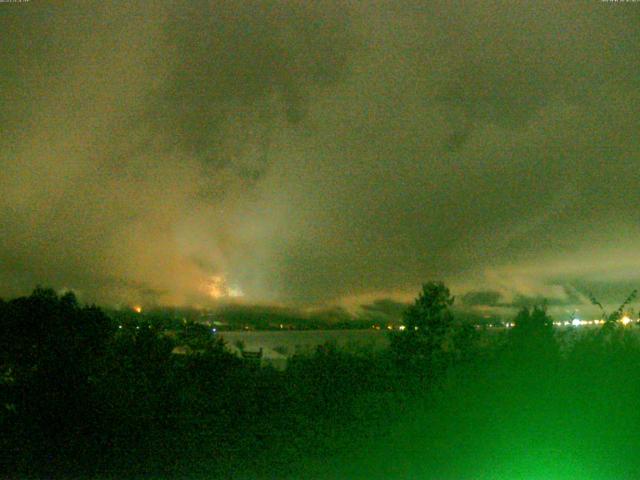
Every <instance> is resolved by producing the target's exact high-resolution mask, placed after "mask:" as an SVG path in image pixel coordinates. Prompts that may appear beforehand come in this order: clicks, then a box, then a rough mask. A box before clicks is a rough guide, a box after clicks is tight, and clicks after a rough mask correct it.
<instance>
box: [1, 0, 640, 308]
mask: <svg viewBox="0 0 640 480" xmlns="http://www.w3.org/2000/svg"><path fill="white" fill-rule="evenodd" d="M635 12H636V6H635V5H633V4H631V3H629V4H616V3H611V2H592V3H588V4H585V3H582V2H581V3H577V2H576V3H574V2H546V1H542V2H511V3H508V4H505V3H497V2H476V3H473V4H465V5H459V4H453V3H450V2H430V3H425V2H417V1H416V2H413V1H410V0H403V1H398V2H391V3H378V2H373V3H371V2H364V3H354V2H340V1H320V2H305V1H290V2H276V1H248V2H235V1H222V0H217V1H211V2H182V1H167V2H153V4H148V3H145V4H142V3H136V2H127V3H122V2H117V3H116V2H77V3H73V2H70V3H65V4H64V6H57V5H44V4H39V3H37V2H29V3H26V4H6V5H3V6H2V7H1V8H0V36H1V41H2V45H3V48H2V49H1V52H0V60H1V61H0V69H1V73H2V74H1V75H0V87H1V88H0V102H1V104H2V108H0V121H1V122H2V125H3V135H2V137H1V138H0V171H1V172H2V175H1V176H0V191H2V196H1V197H0V228H1V230H2V232H3V241H2V244H1V245H0V294H2V295H3V296H7V295H12V294H17V293H24V292H25V291H27V290H28V289H30V288H32V287H33V286H34V285H35V284H38V283H41V284H52V285H54V286H58V287H63V286H64V287H69V288H75V289H78V290H80V291H82V292H83V294H84V295H85V298H86V299H90V300H99V301H106V302H125V301H126V302H128V301H131V302H133V301H142V300H145V299H152V300H153V302H158V303H172V304H191V305H204V304H207V302H211V301H213V299H212V298H211V295H212V292H214V293H215V292H217V293H216V294H217V295H222V296H225V295H231V294H232V293H233V294H234V295H235V294H237V295H240V294H242V299H243V301H247V302H254V301H270V302H274V301H275V302H281V303H285V304H297V305H298V306H300V305H309V304H313V305H326V304H329V303H339V304H345V305H348V307H349V308H350V309H353V306H354V305H355V306H356V307H358V306H359V305H363V304H364V305H369V304H373V302H374V300H375V298H393V299H395V300H397V301H399V302H405V301H408V300H409V299H410V298H411V297H412V296H413V294H414V292H417V291H418V289H419V285H420V283H422V282H423V281H426V280H428V279H432V278H441V279H444V280H446V281H447V282H448V283H449V284H450V285H452V286H453V289H454V291H455V292H456V293H459V294H461V295H463V296H462V297H460V299H461V300H463V301H464V302H467V303H469V302H470V303H474V304H478V305H479V304H480V303H482V302H484V304H485V305H488V306H492V305H493V304H498V303H499V304H502V303H504V305H508V304H511V305H514V304H515V303H517V302H518V301H520V300H522V299H539V298H543V297H544V298H549V299H550V302H556V303H555V304H554V305H555V308H558V309H562V308H569V304H571V303H573V302H575V303H576V304H578V305H584V304H585V303H588V299H587V298H586V296H585V293H584V291H583V289H582V287H580V285H582V284H584V285H589V284H590V282H591V283H592V282H602V283H603V284H612V285H614V284H617V283H619V282H627V283H629V284H633V283H634V282H635V281H637V280H640V279H639V278H638V277H639V276H638V274H637V271H638V267H640V256H639V255H638V253H637V248H636V246H635V240H634V239H635V238H636V237H637V235H638V234H639V233H640V223H639V221H640V219H639V218H638V213H637V208H636V207H635V205H637V204H638V203H639V201H640V193H639V192H640V191H639V190H638V189H637V188H635V187H634V185H633V179H634V178H635V175H636V170H637V159H638V155H639V154H640V142H639V140H638V135H637V132H638V131H639V130H640V129H639V127H640V121H639V116H638V114H637V112H638V111H640V108H639V107H640V93H638V92H640V89H639V88H638V87H640V77H638V75H637V71H638V68H639V67H640V53H639V52H640V35H638V29H639V24H638V16H637V15H636V14H635ZM574 285H575V286H576V287H573V286H574ZM223 287H224V288H223ZM574 289H575V291H574ZM474 291H475V292H478V291H483V292H485V293H490V292H497V293H499V294H500V299H499V300H497V299H496V297H495V295H494V297H492V298H484V299H482V298H480V297H481V296H482V295H481V294H480V293H476V294H470V296H468V297H465V296H464V293H465V292H474ZM602 291H603V293H602V295H603V296H606V297H609V296H611V299H610V300H611V301H612V302H615V298H614V297H616V298H617V290H616V292H615V293H614V292H613V291H607V289H606V288H603V290H602ZM221 292H222V293H221ZM576 292H577V293H576ZM474 295H476V297H474ZM478 295H480V297H478ZM214 296H215V295H214ZM374 297H375V298H374ZM363 299H364V300H363ZM152 300H148V301H152ZM606 301H609V300H606ZM469 306H471V305H470V304H469ZM497 308H501V307H500V305H498V306H497ZM350 311H351V310H350ZM363 311H364V312H368V314H369V313H370V314H374V313H375V314H376V315H378V314H380V315H390V314H391V313H390V312H389V311H385V310H384V308H377V307H376V308H369V307H366V308H364V310H363Z"/></svg>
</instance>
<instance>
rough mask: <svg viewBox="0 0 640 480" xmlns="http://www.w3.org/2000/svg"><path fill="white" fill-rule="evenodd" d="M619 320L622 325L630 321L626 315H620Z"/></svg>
mask: <svg viewBox="0 0 640 480" xmlns="http://www.w3.org/2000/svg"><path fill="white" fill-rule="evenodd" d="M620 321H621V322H622V324H623V325H629V324H630V323H631V319H630V318H629V317H628V316H627V315H625V316H624V317H622V320H620Z"/></svg>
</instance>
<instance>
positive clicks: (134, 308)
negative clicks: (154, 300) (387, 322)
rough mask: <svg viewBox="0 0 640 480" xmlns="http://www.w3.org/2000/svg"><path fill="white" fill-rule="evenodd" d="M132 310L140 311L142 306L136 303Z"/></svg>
mask: <svg viewBox="0 0 640 480" xmlns="http://www.w3.org/2000/svg"><path fill="white" fill-rule="evenodd" d="M133 311H134V312H136V313H142V307H141V306H139V305H136V306H135V307H133Z"/></svg>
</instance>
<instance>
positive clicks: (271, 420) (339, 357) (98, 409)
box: [0, 282, 640, 478]
mask: <svg viewBox="0 0 640 480" xmlns="http://www.w3.org/2000/svg"><path fill="white" fill-rule="evenodd" d="M453 303H454V299H453V297H452V296H451V294H450V292H449V290H448V289H447V288H446V286H444V285H443V284H442V283H435V282H432V283H428V284H425V285H424V287H423V289H422V291H421V292H420V295H419V296H418V298H417V299H416V301H415V302H414V303H413V304H412V305H411V306H410V307H409V308H408V309H407V310H406V311H405V313H404V324H405V326H406V329H405V330H404V331H402V332H394V333H393V334H392V338H391V343H390V348H389V349H388V350H387V351H382V352H379V351H378V352H373V351H367V350H362V351H349V352H347V351H342V350H339V349H337V348H336V347H335V346H333V345H323V346H321V347H319V348H318V349H317V351H316V352H315V353H314V354H312V355H307V356H295V357H293V358H291V359H290V362H289V365H288V368H287V369H286V371H284V372H280V371H275V370H273V369H270V368H260V367H259V366H256V365H254V364H252V363H247V362H244V361H242V360H241V359H239V358H237V357H235V356H233V355H231V354H230V353H228V352H227V351H226V350H225V348H224V345H223V344H222V343H221V341H220V340H219V339H218V337H217V336H215V335H212V334H211V331H210V329H208V328H205V327H203V326H200V325H197V324H194V323H187V324H184V325H183V326H182V328H180V329H178V330H177V331H175V332H174V335H173V336H167V335H166V331H165V330H164V329H163V326H162V324H161V322H160V323H159V322H154V321H151V320H150V319H146V317H145V316H136V315H132V316H131V317H130V321H129V323H125V324H124V325H123V324H122V323H121V321H122V319H120V320H119V321H118V322H114V321H113V320H112V319H111V318H109V317H108V316H107V315H105V314H104V313H103V312H102V311H101V310H100V309H98V308H96V307H88V306H82V305H80V304H79V303H78V301H77V299H76V298H75V296H74V295H73V294H72V293H68V294H65V295H63V296H58V295H57V294H56V293H55V292H54V291H52V290H48V289H41V288H38V289H36V290H35V291H34V292H33V293H32V294H31V295H30V296H28V297H22V298H17V299H14V300H10V301H8V302H0V342H1V343H0V375H1V376H0V395H1V396H0V429H1V431H2V432H3V434H2V435H1V436H0V452H1V453H0V454H1V455H2V463H1V468H2V471H0V476H5V477H10V478H13V477H18V478H28V477H34V478H42V477H52V478H60V477H67V478H68V477H74V478H77V477H83V476H86V477H91V478H95V477H99V478H122V477H134V476H136V475H146V474H149V475H156V476H166V477H167V478H169V477H171V478H176V477H181V476H187V475H189V476H190V477H192V478H197V477H198V475H200V476H202V477H203V478H236V477H238V476H242V478H323V477H322V474H321V473H322V472H324V473H325V474H326V475H327V476H326V477H324V478H390V477H393V478H416V476H417V475H421V476H420V478H479V477H480V476H479V475H471V474H470V473H473V472H472V470H473V469H474V468H475V469H477V468H478V465H477V464H473V462H471V461H469V462H468V463H465V460H464V459H465V455H468V456H470V457H469V458H471V457H474V455H477V449H478V448H479V449H480V451H485V450H483V449H486V448H487V445H490V444H492V442H493V445H496V444H497V445H499V446H500V447H501V448H512V449H513V448H515V449H516V450H517V448H519V447H520V443H523V444H524V443H526V442H524V440H523V439H525V438H529V437H527V435H529V436H530V435H531V434H530V432H529V431H528V430H527V428H526V427H527V425H529V423H528V422H531V424H532V425H534V424H535V425H536V428H535V429H534V430H535V431H541V432H543V433H549V434H551V433H550V432H551V431H552V430H553V432H554V435H556V437H557V436H558V431H557V429H558V428H559V427H558V425H559V426H560V427H562V428H565V429H566V431H572V432H581V434H582V435H583V437H582V441H584V440H585V439H590V438H592V437H591V436H590V435H594V433H593V432H597V433H598V434H600V433H601V430H598V429H599V428H600V429H604V428H605V427H604V424H601V423H598V420H597V418H598V417H597V412H599V410H598V409H597V408H602V409H604V411H607V412H609V415H610V416H611V412H612V411H617V410H615V409H618V408H622V407H623V406H624V405H627V407H629V405H630V404H632V402H634V401H635V402H637V401H638V399H640V393H638V392H640V380H638V379H637V371H638V370H637V369H638V367H640V345H639V344H638V340H637V336H636V335H635V334H634V333H633V330H632V329H631V327H628V328H624V327H622V326H620V325H619V324H618V323H617V322H615V321H611V322H607V324H606V325H605V327H603V328H602V329H599V330H594V331H592V332H591V333H586V334H584V335H582V336H581V337H577V338H575V339H573V340H572V341H570V342H567V341H566V339H562V340H563V341H561V342H560V341H559V338H558V333H557V332H555V331H554V329H553V325H552V321H551V318H550V317H549V315H548V314H547V312H546V310H545V309H544V307H543V306H538V307H534V308H524V309H522V310H521V311H520V312H519V314H518V315H517V316H516V318H515V319H514V322H515V324H516V326H515V327H514V328H512V329H510V330H509V331H505V332H502V333H499V334H494V335H493V336H492V337H491V338H490V339H488V338H487V336H483V335H482V334H481V333H480V332H478V331H477V330H476V329H474V328H473V326H471V325H469V324H467V323H465V322H462V321H460V320H459V319H457V318H456V317H455V315H454V314H453V313H452V306H453ZM611 318H612V319H613V314H612V316H611ZM120 327H123V328H120ZM568 332H569V333H565V334H571V332H570V331H568ZM177 345H188V346H190V347H191V348H190V351H192V352H194V353H193V354H190V355H176V354H173V353H172V351H173V349H174V347H175V346H177ZM607 402H608V403H607ZM567 404H570V405H571V408H572V409H574V410H577V411H578V412H579V416H578V417H571V419H573V420H570V419H569V420H568V417H564V416H563V415H562V414H558V413H557V411H556V410H555V409H554V408H550V405H554V406H555V405H559V406H564V405H567ZM594 405H597V408H594ZM522 408H526V411H527V412H528V413H527V416H525V417H522V413H521V409H522ZM612 409H613V410H612ZM560 411H562V410H561V409H560ZM630 412H633V410H631V409H627V410H624V414H622V418H623V420H621V421H622V423H624V424H625V426H627V430H626V431H628V430H629V428H632V431H633V432H636V431H640V429H638V428H637V427H635V425H636V424H634V423H630V422H631V421H632V420H633V419H634V418H635V417H634V416H633V415H632V414H631V413H630ZM610 418H611V417H610ZM581 419H582V420H581ZM585 419H586V420H585ZM563 422H564V423H563ZM585 422H586V423H585ZM622 423H621V424H620V427H619V428H622V427H621V425H622ZM628 425H633V427H628ZM476 427H477V428H476ZM554 429H555V430H554ZM633 429H635V430H633ZM523 432H524V433H523ZM621 432H622V430H614V431H613V434H612V432H611V431H608V433H607V434H606V435H605V434H603V435H600V437H599V438H598V442H599V444H604V445H607V446H612V447H613V445H614V444H615V442H617V441H618V440H619V438H618V437H616V434H618V433H620V435H622V433H621ZM562 435H563V434H562V431H560V438H564V439H565V440H566V436H567V435H568V434H566V433H565V434H564V435H565V437H562ZM504 438H509V439H510V440H509V442H507V443H505V444H504V445H503V444H502V443H501V442H504ZM554 438H555V437H554ZM501 439H502V440H501ZM527 441H528V440H527ZM594 441H595V440H594ZM470 443H471V444H473V445H474V448H475V449H476V450H472V449H471V446H470ZM407 445H408V447H407ZM621 448H622V450H624V448H623V447H621ZM465 449H466V450H465ZM452 450H457V460H454V459H453V458H454V457H455V456H454V455H453V453H452ZM473 452H475V453H473ZM486 453H487V455H489V456H490V455H491V452H489V451H486ZM596 457H597V456H596ZM390 458H394V459H395V460H390ZM474 458H475V457H474ZM594 458H595V457H594ZM396 462H400V463H399V465H400V466H399V467H398V466H396V465H398V464H397V463H396ZM424 469H426V470H424ZM467 470H468V471H467ZM327 472H329V473H327ZM511 474H513V475H515V473H513V472H511V473H509V475H511ZM331 475H333V476H331ZM516 476H517V475H516ZM617 478H622V477H617Z"/></svg>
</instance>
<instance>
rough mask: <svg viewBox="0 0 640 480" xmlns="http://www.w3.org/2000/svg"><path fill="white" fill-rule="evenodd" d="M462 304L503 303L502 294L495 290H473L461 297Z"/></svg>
mask: <svg viewBox="0 0 640 480" xmlns="http://www.w3.org/2000/svg"><path fill="white" fill-rule="evenodd" d="M460 304H461V305H463V306H466V307H476V306H487V307H498V306H500V305H502V294H501V293H500V292H494V291H472V292H467V293H465V294H464V295H462V296H461V297H460Z"/></svg>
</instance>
